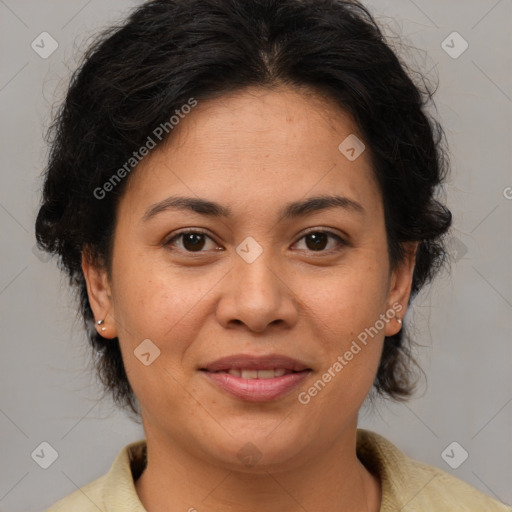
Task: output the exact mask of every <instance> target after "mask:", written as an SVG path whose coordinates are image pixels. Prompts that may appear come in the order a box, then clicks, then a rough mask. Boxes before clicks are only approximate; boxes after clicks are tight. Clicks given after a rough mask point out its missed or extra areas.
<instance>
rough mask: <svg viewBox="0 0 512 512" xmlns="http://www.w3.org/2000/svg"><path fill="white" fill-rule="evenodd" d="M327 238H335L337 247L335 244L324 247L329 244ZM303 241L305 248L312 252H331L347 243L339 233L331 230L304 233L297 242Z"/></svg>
mask: <svg viewBox="0 0 512 512" xmlns="http://www.w3.org/2000/svg"><path fill="white" fill-rule="evenodd" d="M329 238H330V239H331V240H335V241H336V242H337V245H338V247H336V245H335V246H334V247H332V246H331V247H330V248H327V250H325V249H326V246H327V245H329ZM301 240H304V241H305V245H306V250H309V251H313V252H332V251H334V250H336V249H340V248H341V247H343V246H345V245H347V243H346V242H345V240H343V238H341V237H340V236H339V235H337V234H335V233H333V232H331V231H319V230H316V231H310V232H308V233H306V234H305V235H304V236H303V237H302V238H301V239H300V240H299V241H298V242H296V243H297V244H298V243H299V242H300V241H301Z"/></svg>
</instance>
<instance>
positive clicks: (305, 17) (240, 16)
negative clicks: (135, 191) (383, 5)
mask: <svg viewBox="0 0 512 512" xmlns="http://www.w3.org/2000/svg"><path fill="white" fill-rule="evenodd" d="M419 76H421V75H419ZM253 85H257V86H263V87H268V88H272V87H274V86H277V85H287V86H290V87H301V88H304V87H306V88H308V89H309V90H313V91H316V92H318V93H321V94H324V95H327V96H328V97H330V98H331V99H333V100H334V101H335V102H337V104H339V105H340V107H341V108H343V109H344V110H346V111H348V112H349V113H351V114H352V116H353V117H354V119H355V121H356V122H357V125H358V127H359V130H360V133H361V135H362V137H363V139H364V141H365V144H366V146H367V148H368V149H369V154H370V156H371V159H372V163H373V169H374V172H375V175H376V177H377V180H378V183H379V186H380V189H381V192H382V197H383V203H384V212H385V222H386V231H387V239H388V253H389V260H390V264H391V266H392V268H393V267H395V266H396V265H397V264H398V263H400V261H401V260H402V259H403V257H404V246H403V242H407V241H416V242H419V247H418V251H417V254H416V266H415V270H414V275H413V280H412V293H411V299H412V297H414V296H415V295H416V294H417V293H418V291H419V290H420V289H421V288H422V286H423V285H424V284H425V283H427V282H428V281H430V279H431V278H432V277H433V276H434V274H435V273H436V272H437V271H438V270H439V268H440V267H441V265H442V263H443V262H444V261H445V259H446V252H445V250H444V238H445V235H446V233H447V231H448V229H449V227H450V224H451V214H450V211H449V210H448V209H447V208H446V207H445V206H443V205H442V204H441V203H440V201H439V199H438V196H437V193H438V189H439V186H440V184H441V183H442V182H443V180H444V179H445V176H446V172H447V168H448V165H447V158H446V156H445V155H446V152H445V151H444V150H443V148H444V135H443V131H442V129H441V127H440V126H439V124H438V123H437V121H435V119H433V118H432V117H431V116H430V115H428V114H427V113H426V107H427V106H428V105H429V104H430V103H431V100H432V92H431V91H430V88H429V87H427V86H426V85H425V81H424V80H423V81H421V82H420V83H414V81H413V80H412V78H411V77H410V76H409V74H408V71H407V68H406V66H405V65H404V64H401V62H400V60H399V59H398V57H397V56H396V55H395V53H394V52H393V51H392V50H391V48H390V47H389V46H388V44H387V43H386V41H385V38H384V36H383V34H382V32H381V30H380V29H379V27H378V25H377V24H376V22H375V20H374V19H373V17H372V16H371V14H370V13H369V12H368V10H367V9H366V8H365V7H364V6H362V5H361V4H360V3H358V2H357V1H341V0H154V1H150V2H146V3H143V4H142V5H141V6H139V7H138V8H136V9H135V10H134V11H133V12H132V14H131V15H130V16H129V17H128V18H127V20H126V21H125V22H124V23H123V24H122V25H121V26H114V27H111V28H109V29H108V30H107V31H106V32H104V33H102V34H101V35H100V37H99V39H98V40H96V41H95V42H94V44H93V45H92V46H91V47H90V48H89V50H88V51H87V52H86V53H85V56H84V59H83V62H82V64H81V66H80V67H79V69H78V70H77V71H75V73H74V74H73V76H72V79H71V82H70V85H69V88H68V91H67V96H66V99H65V101H64V102H63V104H62V106H61V107H60V110H59V111H58V114H57V116H56V117H55V120H54V123H53V125H52V126H51V128H50V130H49V132H48V134H49V136H48V141H49V143H50V156H49V163H48V166H47V169H46V171H45V175H44V179H45V182H44V190H43V198H42V205H41V208H40V210H39V214H38V216H37V221H36V237H37V241H38V244H39V246H40V247H41V248H42V249H44V250H46V251H48V252H51V253H55V254H57V255H58V256H59V263H60V266H61V267H62V268H63V269H64V270H65V271H66V272H67V274H68V275H69V277H70V281H71V284H73V285H74V286H76V287H77V290H78V294H79V298H80V303H81V313H82V315H83V318H84V321H85V325H86V330H87V334H88V337H89V340H90V342H91V344H92V346H93V348H94V352H93V353H94V361H95V364H96V368H97V370H98V375H99V377H100V380H101V381H102V383H103V384H104V387H105V389H106V390H109V391H110V392H112V395H113V398H114V400H115V402H116V403H117V404H119V405H127V406H129V407H130V408H131V409H132V410H133V411H134V412H136V413H137V401H136V397H135V396H134V394H133V391H132V389H131V386H130V383H129V381H128V378H127V376H126V373H125V369H124V366H123V361H122V357H121V351H120V347H119V341H118V339H114V340H111V341H106V340H105V339H104V338H102V337H101V336H100V335H99V334H98V333H97V332H96V330H95V327H94V318H93V314H92V310H91V307H90V305H89V300H88V295H87V290H86V285H85V280H84V276H83V272H82V268H81V256H82V252H83V251H87V253H88V254H90V257H91V258H92V260H93V261H94V262H95V263H98V264H101V265H104V266H105V268H107V270H110V261H111V260H110V256H111V249H112V240H113V233H114V227H115V221H116V207H117V204H118V201H119V198H120V197H121V195H122V193H123V190H124V187H125V186H126V183H127V181H128V180H129V176H128V177H126V178H125V179H124V180H122V181H120V183H116V186H115V187H112V190H111V191H110V192H109V194H107V195H106V197H104V198H103V199H98V195H97V194H95V193H94V191H95V190H98V187H102V186H103V185H104V184H105V183H106V182H107V181H108V180H109V179H110V178H111V177H112V176H113V174H115V173H116V171H118V170H119V169H120V168H121V166H123V164H124V163H125V162H126V161H127V160H128V159H129V158H130V157H131V156H132V155H133V152H134V151H136V150H137V149H139V148H140V147H141V146H142V145H143V144H144V143H145V142H146V140H147V138H148V136H149V135H150V134H151V133H153V131H154V129H155V127H157V126H159V125H161V124H162V123H165V122H167V121H168V120H169V117H170V116H171V115H172V114H173V113H174V112H175V111H176V110H177V109H180V107H181V106H182V105H184V104H186V103H187V102H188V101H189V100H190V98H195V99H196V100H197V101H201V100H205V99H211V98H216V97H219V96H222V95H223V94H226V93H229V92H232V91H235V90H240V89H242V88H245V87H248V86H253ZM164 140H165V139H164ZM134 172H136V170H135V171H134ZM411 343H412V342H411V340H410V339H409V337H408V335H407V332H404V331H403V330H402V331H400V332H399V333H398V334H396V335H394V336H390V337H387V338H386V340H385V343H384V349H383V353H382V357H381V361H380V367H379V369H378V372H377V375H376V378H375V382H374V390H373V391H374V392H375V391H376V392H377V393H378V394H380V395H381V396H387V397H390V398H392V399H395V400H404V399H406V398H407V397H408V396H410V395H411V394H412V391H413V390H414V387H415V383H416V379H414V377H415V375H416V370H417V364H416V362H415V360H414V358H413V356H412V353H411Z"/></svg>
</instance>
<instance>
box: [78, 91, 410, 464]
mask: <svg viewBox="0 0 512 512" xmlns="http://www.w3.org/2000/svg"><path fill="white" fill-rule="evenodd" d="M354 135H355V136H357V137H359V139H361V138H362V137H361V135H360V134H359V132H358V129H357V126H356V125H355V124H354V122H353V121H352V119H351V118H350V116H349V115H348V114H347V113H345V112H344V111H342V110H340V109H339V108H338V107H337V106H336V105H335V104H333V103H332V102H330V101H329V100H326V99H321V98H320V97H317V96H314V95H312V94H307V93H305V92H303V91H296V90H291V89H287V88H281V89H275V90H272V91H270V90H264V89H246V90H244V91H241V92H238V93H236V94H231V95H229V96H225V97H223V98H222V99H216V100H211V101H205V102H203V103H201V102H199V103H198V105H197V106H196V107H195V108H194V109H192V111H191V112H190V113H189V114H188V115H187V116H185V117H184V119H182V120H181V121H180V123H179V125H178V126H176V127H175V128H174V131H173V132H172V135H171V137H170V138H169V140H168V141H167V143H166V144H165V145H163V146H161V147H158V148H156V149H154V150H152V152H151V153H150V154H149V155H148V156H146V157H145V158H144V159H143V160H142V161H141V163H140V164H139V165H138V167H137V169H136V170H135V171H133V175H132V176H130V181H129V183H128V187H127V188H126V191H125V193H124V195H123V197H122V199H121V201H120V204H119V208H118V217H117V224H116V229H115V237H114V247H113V259H112V271H111V274H110V276H107V273H106V272H105V271H104V270H103V269H101V268H95V267H93V266H91V265H90V264H89V263H88V262H87V261H85V260H84V266H83V268H84V273H85V275H86V279H87V283H88V291H89V296H90V299H91V305H92V308H93V311H94V314H95V317H96V319H98V318H106V320H105V327H106V331H104V332H102V335H103V336H105V337H109V338H112V337H115V336H118V337H119V341H120V344H121V350H122V354H123V361H124V365H125V368H126V371H127V375H128V378H129V380H130V383H131V385H132V387H133V390H134V392H135V394H136V396H137V398H138V400H139V402H140V404H141V410H142V417H143V422H144V427H145V430H146V435H147V437H148V439H149V437H150V436H152V437H153V438H154V439H159V440H160V442H161V443H167V445H168V446H179V447H180V449H181V450H183V451H185V452H188V453H190V454H193V455H194V456H197V457H200V458H201V459H202V460H205V461H211V462H212V463H216V464H219V463H220V464H223V465H225V466H226V467H229V466H231V467H239V466H241V465H242V464H243V461H242V459H243V457H242V455H244V453H245V452H244V450H246V451H247V450H249V451H251V450H254V451H255V452H257V453H258V454H261V456H262V459H261V462H260V463H259V467H262V468H264V467H267V468H268V467H274V468H275V467H286V466H287V465H293V464H295V463H299V462H300V461H306V460H308V459H311V458H312V457H314V454H318V453H322V452H325V451H326V450H328V449H329V447H332V446H333V445H334V444H335V443H336V442H337V440H338V439H339V438H340V435H341V433H343V432H347V431H348V430H349V429H351V428H355V425H356V422H357V414H358V410H359V408H360V407H361V405H362V402H363V401H364V399H365V397H366V395H367V394H368V392H369V391H370V389H371V387H372V384H373V381H374V378H375V375H376V372H377V369H378V364H379V359H380V354H381V351H382V345H383V342H384V336H386V335H388V336H389V335H392V334H394V333H396V332H397V331H398V330H399V329H400V325H399V324H398V322H397V320H396V319H395V318H393V316H394V313H395V312H397V313H398V315H399V316H400V317H401V316H403V314H404V313H405V306H406V304H407V300H408V297H409V291H410V281H411V274H412V268H413V255H411V256H408V257H407V258H406V259H405V260H404V262H403V263H402V264H400V265H399V266H397V267H396V268H395V269H394V270H391V268H390V262H389V259H388V254H387V241H386V233H385V224H384V212H383V206H382V198H381V195H380V191H379V187H378V185H377V183H376V181H375V178H374V175H373V172H372V168H371V162H370V157H369V151H368V149H367V150H365V151H363V152H362V153H361V154H360V155H359V156H358V157H357V158H356V159H353V156H354V155H353V154H352V153H354V152H353V151H351V150H350V147H351V144H350V143H348V142H347V144H348V150H347V148H346V147H345V146H343V148H345V150H344V151H345V152H343V151H341V150H340V149H339V148H338V146H339V145H340V143H341V142H342V141H344V140H345V139H346V138H347V137H349V136H351V137H353V136H354ZM351 140H352V141H353V140H354V139H349V142H350V141H351ZM343 148H342V149H343ZM356 150H357V148H356ZM346 155H348V156H350V157H351V158H350V159H349V158H347V156H346ZM178 198H182V199H181V200H178ZM183 198H186V199H183ZM193 201H194V202H193ZM411 254H412V253H411ZM144 340H146V341H144ZM147 340H149V341H147ZM106 342H108V341H106ZM142 342H143V344H142V345H141V343H142ZM248 442H250V443H252V445H251V446H249V447H248V446H245V445H246V443H248ZM244 446H245V448H243V447H244ZM248 455H251V453H249V454H248Z"/></svg>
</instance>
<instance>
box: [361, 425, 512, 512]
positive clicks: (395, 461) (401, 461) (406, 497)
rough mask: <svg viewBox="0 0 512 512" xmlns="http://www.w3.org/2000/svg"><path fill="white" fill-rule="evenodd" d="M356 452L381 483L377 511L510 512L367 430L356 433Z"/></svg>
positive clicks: (510, 509) (511, 510)
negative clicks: (380, 502) (379, 501)
mask: <svg viewBox="0 0 512 512" xmlns="http://www.w3.org/2000/svg"><path fill="white" fill-rule="evenodd" d="M357 453H358V457H359V458H360V459H361V461H362V462H363V464H364V465H365V466H366V467H367V468H368V469H369V470H370V471H373V472H375V473H376V474H378V476H379V478H380V480H381V484H382V505H381V512H388V511H392V510H393V511H394V510H401V511H402V512H413V511H414V512H423V511H428V512H436V511H439V512H441V511H443V512H445V511H446V510H449V511H450V512H471V511H474V512H476V511H478V512H512V508H511V507H508V506H506V505H504V504H503V503H501V502H499V501H497V500H494V499H492V498H490V497H489V496H487V495H485V494H484V493H482V492H480V491H479V490H477V489H475V488H474V487H471V486H470V485H469V484H467V483H466V482H464V481H462V480H460V479H459V478H456V477H454V476H453V475H450V474H449V473H446V472H445V471H443V470H441V469H439V468H436V467H433V466H429V465H427V464H423V463H421V462H418V461H416V460H413V459H410V458H409V457H407V456H406V455H405V454H404V453H403V452H401V451H400V450H399V449H398V448H397V447H396V446H395V445H394V444H392V443H391V442H390V441H388V440H387V439H385V438H384V437H382V436H380V435H378V434H376V433H374V432H371V431H369V430H363V429H359V430H358V431H357Z"/></svg>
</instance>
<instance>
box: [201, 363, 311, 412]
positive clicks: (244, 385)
mask: <svg viewBox="0 0 512 512" xmlns="http://www.w3.org/2000/svg"><path fill="white" fill-rule="evenodd" d="M199 370H200V371H201V372H203V374H204V375H205V376H206V378H208V380H209V381H210V382H211V383H212V384H213V385H214V386H215V387H216V388H220V389H221V390H223V391H224V392H227V393H228V394H230V395H231V396H233V397H235V398H238V399H242V400H245V401H249V402H266V401H271V400H276V399H278V398H281V397H283V396H285V395H287V394H288V393H289V392H290V391H292V390H293V389H294V388H296V387H297V386H298V385H299V384H300V383H301V382H302V381H303V380H304V379H305V378H306V377H307V376H308V375H309V374H310V372H311V371H312V370H311V368H309V367H308V366H306V365H305V364H303V363H301V362H300V361H297V360H295V359H291V358H289V357H286V356H265V357H258V356H248V355H235V356H230V357H227V358H222V359H218V360H216V361H214V362H212V363H210V364H208V365H206V366H205V367H203V368H200V369H199Z"/></svg>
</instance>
